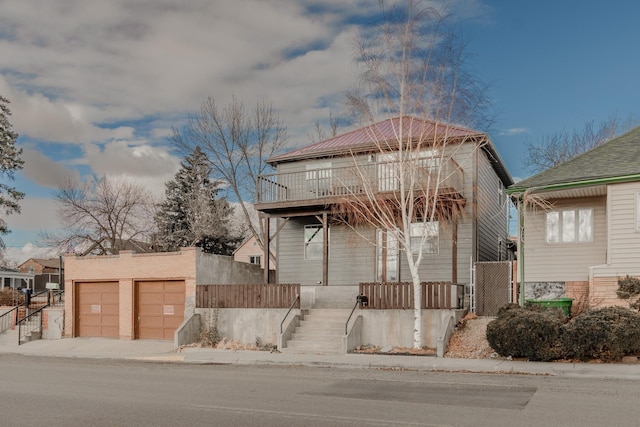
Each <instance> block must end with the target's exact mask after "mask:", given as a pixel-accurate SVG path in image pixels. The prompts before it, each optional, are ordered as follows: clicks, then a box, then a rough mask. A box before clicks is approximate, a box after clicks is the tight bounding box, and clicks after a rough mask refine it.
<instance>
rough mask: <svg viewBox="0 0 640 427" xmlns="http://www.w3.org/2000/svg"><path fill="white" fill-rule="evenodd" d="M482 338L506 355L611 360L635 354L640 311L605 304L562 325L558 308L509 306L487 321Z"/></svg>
mask: <svg viewBox="0 0 640 427" xmlns="http://www.w3.org/2000/svg"><path fill="white" fill-rule="evenodd" d="M564 320H565V321H566V319H564ZM487 341H488V342H489V345H491V347H492V348H493V349H494V350H495V351H496V352H497V353H498V354H499V355H501V356H505V357H508V356H511V357H523V358H527V359H529V360H542V361H545V360H555V359H580V360H589V359H601V360H604V361H615V360H620V359H621V358H622V356H625V355H636V354H640V315H639V314H638V313H636V312H635V311H632V310H629V309H626V308H621V307H605V308H600V309H596V310H591V311H585V312H584V313H582V314H580V315H578V316H576V317H575V318H573V319H571V320H569V321H567V323H564V324H563V316H562V315H561V314H560V315H559V313H558V311H557V310H543V311H540V310H538V309H536V310H529V309H525V308H521V307H518V306H516V305H514V304H509V305H508V306H505V307H503V308H501V309H500V311H499V313H498V318H497V319H496V320H494V321H492V322H490V323H489V324H488V325H487Z"/></svg>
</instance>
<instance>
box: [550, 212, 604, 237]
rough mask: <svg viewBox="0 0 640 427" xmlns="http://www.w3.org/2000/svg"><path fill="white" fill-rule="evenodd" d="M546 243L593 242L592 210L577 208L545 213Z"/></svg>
mask: <svg viewBox="0 0 640 427" xmlns="http://www.w3.org/2000/svg"><path fill="white" fill-rule="evenodd" d="M546 242H547V243H552V244H556V243H590V242H593V209H592V208H577V209H563V210H558V211H552V212H547V214H546Z"/></svg>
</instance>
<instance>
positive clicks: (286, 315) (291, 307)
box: [280, 293, 300, 334]
mask: <svg viewBox="0 0 640 427" xmlns="http://www.w3.org/2000/svg"><path fill="white" fill-rule="evenodd" d="M299 303H300V294H299V293H298V294H296V299H294V300H293V302H292V303H291V306H290V307H289V311H287V314H285V315H284V318H283V319H282V322H280V334H282V332H283V331H282V327H283V325H284V321H285V320H287V317H288V316H289V313H291V310H293V307H295V306H296V304H299Z"/></svg>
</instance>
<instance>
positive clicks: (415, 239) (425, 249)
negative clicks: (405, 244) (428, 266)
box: [411, 221, 440, 255]
mask: <svg viewBox="0 0 640 427" xmlns="http://www.w3.org/2000/svg"><path fill="white" fill-rule="evenodd" d="M439 231H440V226H439V222H438V221H431V222H414V223H412V224H411V253H413V254H414V255H415V254H417V253H418V251H419V250H420V248H421V247H422V253H423V254H437V253H438V246H439V245H438V238H439Z"/></svg>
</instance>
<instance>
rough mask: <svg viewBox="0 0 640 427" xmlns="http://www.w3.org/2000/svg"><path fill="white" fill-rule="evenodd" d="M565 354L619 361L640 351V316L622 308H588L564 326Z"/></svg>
mask: <svg viewBox="0 0 640 427" xmlns="http://www.w3.org/2000/svg"><path fill="white" fill-rule="evenodd" d="M564 329H565V333H564V335H563V338H564V339H563V341H564V343H563V345H564V348H565V351H566V357H568V358H575V359H580V360H589V359H601V360H603V361H614V360H619V359H621V358H622V356H625V355H629V354H637V353H638V352H639V351H640V315H638V314H637V313H636V312H634V311H632V310H629V309H626V308H622V307H605V308H600V309H596V310H591V311H586V312H584V313H582V314H581V315H580V316H576V317H575V318H574V319H573V320H572V321H571V322H570V323H568V324H566V325H565V326H564Z"/></svg>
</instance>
